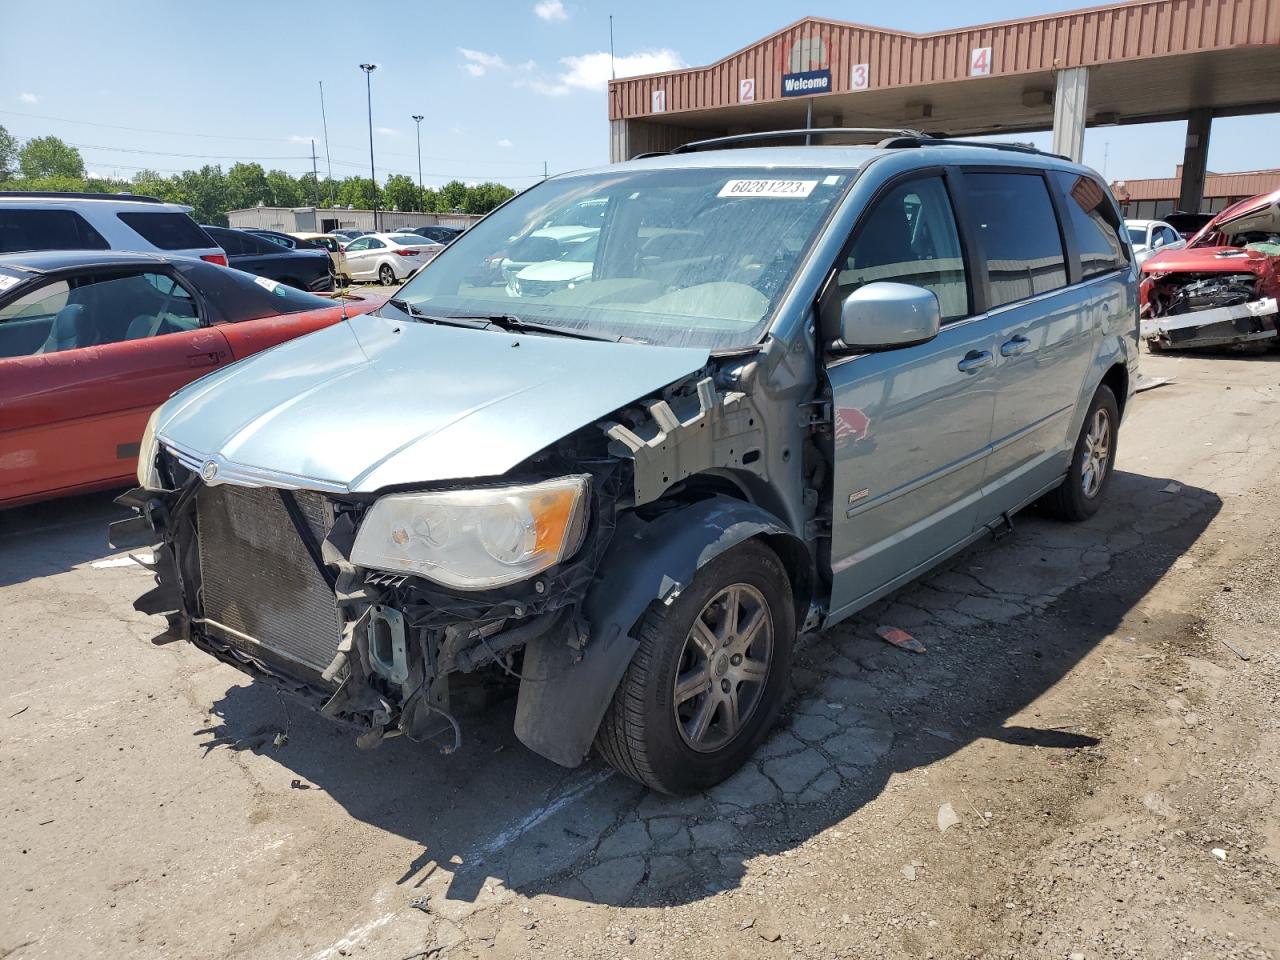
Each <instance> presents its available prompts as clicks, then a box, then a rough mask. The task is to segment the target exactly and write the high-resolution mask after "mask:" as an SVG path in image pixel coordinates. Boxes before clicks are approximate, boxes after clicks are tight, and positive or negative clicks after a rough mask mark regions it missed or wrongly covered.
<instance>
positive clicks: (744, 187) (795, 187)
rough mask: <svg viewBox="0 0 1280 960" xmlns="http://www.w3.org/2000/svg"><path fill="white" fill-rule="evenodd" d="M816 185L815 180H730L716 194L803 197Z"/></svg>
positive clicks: (788, 198)
mask: <svg viewBox="0 0 1280 960" xmlns="http://www.w3.org/2000/svg"><path fill="white" fill-rule="evenodd" d="M817 185H818V181H817V180H730V181H729V182H728V183H726V184H725V185H724V186H723V187H721V188H720V192H719V193H717V194H716V196H717V197H774V198H777V199H782V200H790V199H792V198H796V199H803V198H805V197H807V196H808V195H809V194H811V193H813V188H814V187H816V186H817Z"/></svg>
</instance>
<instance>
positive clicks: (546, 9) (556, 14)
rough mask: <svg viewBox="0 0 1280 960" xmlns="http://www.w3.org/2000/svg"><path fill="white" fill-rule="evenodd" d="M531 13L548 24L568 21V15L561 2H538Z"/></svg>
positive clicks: (550, 0)
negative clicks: (554, 21)
mask: <svg viewBox="0 0 1280 960" xmlns="http://www.w3.org/2000/svg"><path fill="white" fill-rule="evenodd" d="M533 12H534V13H536V14H537V15H538V19H540V20H546V21H548V22H550V21H552V20H568V19H569V13H568V11H566V10H565V8H564V4H563V3H562V2H561V0H538V2H537V3H535V4H534V5H533Z"/></svg>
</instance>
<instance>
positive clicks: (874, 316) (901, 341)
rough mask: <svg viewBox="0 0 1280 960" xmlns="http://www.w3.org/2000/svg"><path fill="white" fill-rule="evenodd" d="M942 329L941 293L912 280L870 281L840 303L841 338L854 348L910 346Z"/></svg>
mask: <svg viewBox="0 0 1280 960" xmlns="http://www.w3.org/2000/svg"><path fill="white" fill-rule="evenodd" d="M941 329H942V307H941V306H939V304H938V297H937V295H936V294H935V293H934V292H933V291H932V290H926V289H925V288H924V287H916V286H912V285H911V284H909V283H890V282H888V281H877V282H876V283H868V284H867V285H866V286H862V287H859V288H858V289H857V290H855V291H853V293H851V294H849V296H847V297H846V298H845V300H844V303H842V304H841V305H840V339H841V341H843V343H844V345H845V346H846V347H849V348H851V349H856V350H888V349H891V348H893V347H910V346H913V345H914V344H917V343H925V342H927V341H929V340H932V339H933V338H934V337H936V336H937V335H938V331H939V330H941Z"/></svg>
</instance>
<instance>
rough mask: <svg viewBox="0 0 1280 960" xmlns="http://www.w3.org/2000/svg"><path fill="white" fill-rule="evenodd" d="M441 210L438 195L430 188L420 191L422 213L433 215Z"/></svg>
mask: <svg viewBox="0 0 1280 960" xmlns="http://www.w3.org/2000/svg"><path fill="white" fill-rule="evenodd" d="M440 209H441V205H440V194H439V193H438V192H437V191H435V190H432V189H431V188H430V187H427V188H425V189H424V190H423V191H422V210H423V212H424V213H435V212H437V211H438V210H440Z"/></svg>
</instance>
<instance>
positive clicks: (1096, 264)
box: [1051, 170, 1169, 278]
mask: <svg viewBox="0 0 1280 960" xmlns="http://www.w3.org/2000/svg"><path fill="white" fill-rule="evenodd" d="M1051 176H1052V177H1053V179H1054V180H1055V181H1057V184H1058V188H1059V189H1060V190H1061V191H1062V192H1063V193H1064V194H1065V195H1066V207H1067V215H1068V216H1069V217H1070V218H1071V228H1072V230H1073V231H1074V232H1075V235H1076V247H1077V248H1078V249H1079V250H1080V275H1081V276H1082V277H1084V278H1088V277H1096V276H1098V275H1099V274H1102V273H1110V272H1111V271H1113V270H1123V269H1125V268H1126V267H1128V266H1129V254H1128V248H1126V247H1125V245H1124V241H1123V240H1122V239H1121V234H1120V231H1121V230H1122V229H1123V228H1124V224H1123V222H1122V221H1121V220H1120V214H1119V213H1117V212H1116V209H1115V206H1114V205H1113V204H1112V203H1111V198H1110V197H1108V196H1107V191H1106V189H1105V188H1104V187H1103V186H1102V184H1100V183H1098V181H1097V180H1094V179H1093V178H1092V177H1083V176H1077V175H1076V174H1074V173H1068V172H1066V171H1065V170H1055V171H1054V172H1053V173H1052V174H1051ZM1166 231H1167V228H1165V227H1157V228H1156V229H1155V230H1154V231H1153V232H1154V233H1155V234H1156V237H1155V243H1154V244H1153V245H1154V246H1162V245H1164V244H1166V243H1168V242H1169V238H1168V237H1166V236H1165V233H1166Z"/></svg>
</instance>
